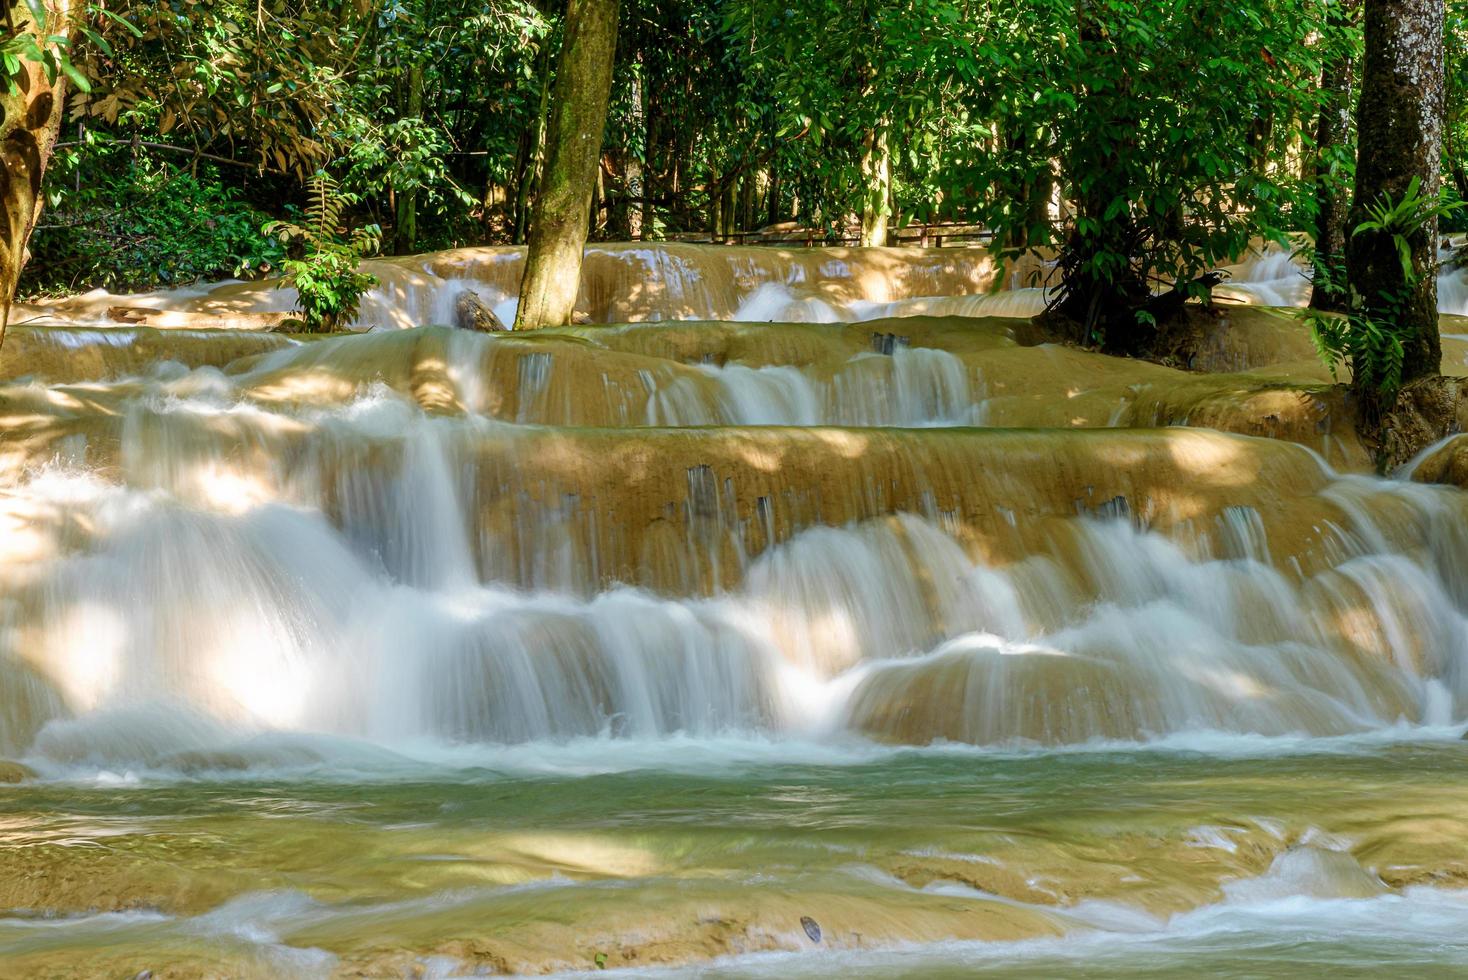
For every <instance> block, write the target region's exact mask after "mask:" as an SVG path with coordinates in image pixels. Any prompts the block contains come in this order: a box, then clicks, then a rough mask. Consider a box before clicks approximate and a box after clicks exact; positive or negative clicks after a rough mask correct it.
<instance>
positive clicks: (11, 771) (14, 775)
mask: <svg viewBox="0 0 1468 980" xmlns="http://www.w3.org/2000/svg"><path fill="white" fill-rule="evenodd" d="M35 778H36V771H35V770H34V769H32V768H31V767H30V766H27V765H24V764H22V763H19V762H11V761H10V760H8V759H0V783H23V782H25V781H26V780H27V779H35Z"/></svg>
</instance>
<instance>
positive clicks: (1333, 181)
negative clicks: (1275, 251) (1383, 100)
mask: <svg viewBox="0 0 1468 980" xmlns="http://www.w3.org/2000/svg"><path fill="white" fill-rule="evenodd" d="M1352 6H1354V4H1352V3H1351V2H1350V0H1341V2H1340V3H1338V4H1336V5H1335V6H1333V7H1332V8H1331V11H1330V30H1331V31H1332V32H1340V31H1344V30H1345V29H1346V28H1347V27H1348V26H1349V25H1350V22H1351V18H1352V16H1353V11H1352V10H1351V9H1350V8H1351V7H1352ZM1355 72H1356V65H1355V63H1354V62H1353V60H1352V59H1351V57H1350V56H1349V55H1348V54H1342V55H1341V56H1340V57H1338V58H1333V59H1331V60H1330V61H1329V62H1327V63H1326V65H1325V70H1324V72H1323V73H1322V74H1321V77H1320V88H1321V92H1322V94H1323V96H1324V99H1323V100H1322V102H1321V106H1320V119H1319V121H1318V122H1317V123H1316V126H1315V210H1316V215H1315V284H1314V286H1313V287H1312V288H1311V290H1310V305H1311V306H1313V307H1315V309H1317V310H1337V311H1339V310H1344V309H1345V308H1346V306H1347V305H1348V299H1349V295H1348V292H1347V290H1346V284H1345V282H1344V281H1342V277H1341V271H1342V270H1343V268H1344V266H1345V261H1346V221H1347V219H1348V217H1349V213H1350V208H1351V202H1350V199H1349V198H1348V197H1347V196H1346V186H1345V179H1344V175H1343V174H1342V173H1341V172H1340V171H1341V168H1340V166H1339V163H1340V160H1341V157H1342V154H1343V153H1344V152H1345V148H1346V147H1347V146H1349V145H1350V142H1351V89H1352V88H1353V85H1352V82H1353V81H1354V78H1355Z"/></svg>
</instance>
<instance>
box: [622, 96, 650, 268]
mask: <svg viewBox="0 0 1468 980" xmlns="http://www.w3.org/2000/svg"><path fill="white" fill-rule="evenodd" d="M642 115H643V113H642V79H640V78H634V79H633V80H632V125H631V127H629V128H630V129H631V131H632V132H634V133H639V131H642V132H640V133H639V135H642V137H643V142H642V149H641V150H640V151H638V152H635V153H629V154H627V182H626V183H627V186H626V193H627V237H628V238H629V239H630V240H632V241H634V242H640V241H642V216H643V213H644V209H645V208H646V207H647V203H646V201H645V200H644V195H643V179H642V171H643V160H644V158H645V157H646V156H647V148H648V141H647V135H646V132H645V130H644V127H643V125H642V121H643V119H642Z"/></svg>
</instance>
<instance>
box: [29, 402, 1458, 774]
mask: <svg viewBox="0 0 1468 980" xmlns="http://www.w3.org/2000/svg"><path fill="white" fill-rule="evenodd" d="M893 404H894V405H900V404H901V399H896V400H894V402H893ZM311 417H312V418H314V419H315V421H314V423H313V424H314V425H315V426H316V431H315V435H314V436H313V437H312V439H311V440H310V441H308V442H307V443H305V444H304V445H305V447H306V448H307V452H308V455H306V456H300V455H293V456H292V457H291V458H290V459H289V460H288V461H287V460H281V461H280V462H278V463H275V464H273V465H270V466H268V467H267V468H266V469H264V470H260V469H250V468H241V467H240V466H239V460H238V453H237V452H236V451H234V450H229V449H227V448H226V449H225V451H224V452H223V454H221V452H220V450H219V449H217V448H216V445H217V443H216V441H215V440H214V439H213V438H212V437H209V436H207V433H208V432H210V431H212V430H214V429H216V428H218V427H219V426H220V425H226V426H238V427H242V428H240V429H239V430H238V431H240V433H241V436H242V438H243V439H244V440H245V441H244V442H243V445H249V443H250V441H251V440H253V439H256V438H264V433H266V432H268V431H270V430H271V428H272V427H276V426H280V425H282V424H285V420H284V419H281V418H280V417H278V416H273V415H270V414H268V413H262V412H260V411H259V410H258V409H253V408H244V407H238V408H226V409H221V408H219V407H216V406H214V405H212V404H210V403H208V402H197V401H175V402H171V403H163V404H160V405H158V406H155V407H151V408H150V407H146V406H142V405H140V406H138V407H136V408H135V410H134V411H133V413H132V414H131V415H130V417H129V421H128V424H127V427H126V429H125V436H124V454H123V462H122V469H123V472H124V473H125V474H126V475H127V479H128V482H129V484H130V485H131V487H132V489H124V488H119V487H110V486H107V485H105V484H99V483H98V482H97V481H96V480H95V478H93V477H92V476H91V475H89V474H85V473H82V474H67V473H66V472H64V471H61V472H52V473H47V474H44V475H42V476H41V477H39V478H38V479H36V480H35V481H34V482H33V483H32V484H31V485H30V486H29V487H27V488H24V490H23V491H22V492H23V493H26V494H28V495H30V496H32V497H33V498H35V499H37V500H40V501H44V502H45V503H46V504H47V506H49V507H52V508H60V509H63V510H65V511H67V512H68V513H69V514H70V515H71V516H72V518H73V519H74V520H77V521H80V522H81V523H83V524H84V525H86V526H87V527H88V528H89V532H88V539H89V542H90V543H89V544H88V546H87V547H85V548H84V549H82V550H80V551H76V552H73V553H63V554H62V555H61V556H59V557H57V558H56V559H54V560H52V561H50V562H48V563H46V564H44V565H43V566H42V567H41V569H40V570H39V574H38V575H37V576H36V577H35V578H34V579H33V580H32V581H31V582H29V584H27V585H26V586H25V587H24V588H23V589H22V590H20V591H19V592H18V593H15V594H12V595H11V596H10V598H9V600H8V601H7V602H6V604H5V605H4V606H3V607H0V640H3V643H4V645H5V647H6V648H7V649H8V653H7V658H8V660H9V662H10V663H13V664H14V663H18V662H20V661H24V662H26V663H29V664H31V665H32V666H33V668H34V669H35V670H36V671H37V672H38V673H39V675H40V677H42V678H45V679H46V681H47V682H48V683H41V682H38V681H32V680H26V679H25V678H26V677H28V676H30V675H29V674H26V673H24V672H16V669H15V668H12V669H11V679H10V680H9V681H8V684H9V685H10V686H12V688H13V687H14V686H15V685H20V687H21V689H24V690H29V691H30V692H31V693H30V694H29V695H27V696H26V697H23V698H21V699H20V703H21V704H23V705H24V710H23V711H21V714H20V715H18V716H16V719H17V720H15V721H13V722H12V723H11V724H10V725H9V726H8V729H9V733H8V737H7V738H6V739H5V741H6V743H7V744H6V746H5V750H6V751H10V752H16V751H25V752H26V753H27V756H28V757H29V758H33V759H35V760H37V761H40V762H42V763H45V764H62V765H82V766H97V767H101V768H109V769H114V768H117V767H118V766H124V767H125V766H129V765H142V766H146V767H154V766H160V765H166V764H168V760H169V759H170V758H171V757H175V756H176V755H177V753H180V752H199V751H207V750H210V749H217V748H219V747H221V746H223V745H228V744H234V743H237V742H239V741H240V740H241V739H242V738H247V737H249V736H250V735H251V734H252V733H257V732H262V731H272V730H282V731H311V732H323V733H334V734H338V735H344V736H350V737H353V738H364V739H368V740H371V741H375V742H379V743H381V744H384V745H395V744H400V743H406V742H413V741H420V740H424V739H428V740H438V741H444V742H448V743H456V742H466V743H481V742H490V743H518V742H526V741H534V740H539V739H568V738H576V737H585V736H593V735H609V736H612V737H630V738H643V739H645V738H653V737H663V736H669V735H672V734H674V733H683V734H686V735H691V736H699V737H709V736H715V735H720V734H729V733H744V734H746V735H753V736H756V737H761V738H764V737H785V736H796V737H801V738H807V739H815V740H819V739H821V738H824V737H828V736H829V737H837V736H843V733H847V732H850V731H854V732H863V731H870V732H872V733H877V734H882V735H884V736H887V735H898V736H899V738H900V739H902V740H908V739H916V740H918V741H920V742H921V741H928V740H930V739H932V738H950V739H957V740H960V741H968V742H975V743H979V744H990V745H1010V744H1016V742H1018V743H1024V742H1026V741H1032V742H1036V743H1041V744H1045V743H1061V744H1063V743H1084V742H1087V741H1090V740H1095V739H1121V740H1139V739H1140V740H1146V739H1150V738H1155V737H1159V736H1167V735H1173V734H1177V733H1182V732H1189V731H1200V730H1202V731H1223V732H1235V733H1238V734H1241V735H1246V734H1263V735H1272V736H1286V735H1291V734H1296V733H1304V734H1311V735H1338V734H1347V733H1351V732H1362V731H1369V730H1373V729H1384V728H1390V727H1391V726H1394V725H1396V724H1397V723H1399V722H1401V721H1406V722H1408V723H1411V724H1417V725H1428V726H1443V725H1450V724H1454V723H1457V722H1459V721H1460V720H1462V719H1463V718H1464V717H1465V708H1468V669H1465V667H1468V661H1465V655H1468V623H1465V618H1464V615H1463V613H1462V611H1461V610H1462V608H1463V603H1464V599H1465V595H1464V590H1465V588H1468V567H1465V566H1464V564H1463V560H1464V559H1463V555H1464V554H1465V553H1468V552H1465V550H1464V549H1462V548H1461V547H1460V545H1461V542H1462V532H1461V530H1460V512H1459V510H1458V509H1457V507H1456V492H1455V491H1452V490H1446V489H1440V488H1430V487H1424V486H1417V485H1412V484H1383V483H1380V482H1378V481H1373V480H1369V479H1366V478H1347V479H1342V480H1340V481H1339V482H1338V483H1337V484H1336V485H1335V488H1334V489H1333V490H1332V491H1331V492H1330V494H1328V496H1330V497H1332V498H1333V499H1334V500H1335V501H1336V502H1337V504H1339V505H1340V506H1342V507H1343V508H1344V509H1345V512H1346V513H1348V514H1350V515H1352V522H1351V523H1350V524H1349V525H1348V526H1343V527H1341V528H1338V529H1337V530H1336V531H1335V533H1334V534H1333V536H1332V539H1331V540H1332V541H1333V547H1334V548H1336V549H1337V550H1338V553H1339V559H1338V561H1337V562H1336V563H1335V564H1334V567H1333V568H1331V569H1330V570H1328V571H1325V572H1322V573H1319V574H1317V575H1315V576H1311V577H1308V578H1307V579H1306V580H1305V581H1303V582H1302V583H1299V584H1295V583H1294V582H1292V581H1291V579H1289V578H1288V577H1286V576H1284V575H1282V574H1280V573H1279V572H1276V571H1274V570H1273V569H1271V568H1270V567H1268V566H1267V565H1265V564H1262V563H1260V562H1259V561H1258V560H1257V558H1254V557H1251V556H1256V555H1259V554H1262V553H1263V549H1264V547H1265V545H1266V542H1265V541H1263V540H1261V538H1260V535H1261V534H1262V533H1263V532H1262V528H1261V526H1259V525H1258V524H1257V522H1251V521H1250V520H1248V519H1247V516H1246V515H1245V514H1242V513H1240V512H1238V511H1230V512H1226V514H1225V515H1224V516H1223V517H1221V518H1220V519H1219V521H1218V523H1217V526H1216V528H1215V529H1214V531H1213V533H1212V535H1211V540H1213V541H1214V542H1215V543H1214V544H1213V545H1211V546H1209V547H1211V548H1213V549H1216V550H1215V551H1214V552H1213V555H1214V556H1213V557H1210V556H1209V554H1208V552H1204V553H1202V554H1189V553H1188V552H1186V551H1185V550H1183V549H1182V548H1180V547H1179V546H1178V545H1177V544H1174V543H1172V542H1170V541H1168V540H1166V539H1164V538H1162V537H1161V536H1158V535H1156V534H1150V533H1146V532H1141V531H1138V530H1136V529H1134V528H1133V527H1132V526H1131V525H1130V523H1128V522H1126V521H1124V520H1122V521H1117V520H1112V521H1078V522H1073V526H1072V533H1074V534H1075V535H1076V541H1077V543H1078V550H1076V551H1074V552H1069V554H1071V555H1072V557H1071V558H1069V559H1067V562H1066V563H1065V564H1058V563H1057V561H1056V559H1055V558H1053V557H1047V556H1045V555H1036V556H1034V557H1032V558H1031V559H1029V560H1026V561H1024V562H1021V563H1019V564H1018V565H1014V566H1009V567H1005V568H994V567H988V566H985V565H983V564H975V563H973V562H972V561H971V560H970V559H969V558H968V557H967V555H966V554H965V553H964V551H963V549H962V548H961V547H960V546H959V545H958V544H957V543H956V542H955V541H954V540H953V539H952V538H951V537H949V536H948V534H947V533H946V532H945V531H944V530H943V529H942V528H941V527H940V526H939V525H938V524H935V523H934V522H932V521H930V520H924V519H921V518H918V517H905V518H902V519H901V520H900V521H898V522H895V523H894V522H876V523H871V524H867V525H860V526H855V527H850V528H814V529H811V530H808V531H806V532H804V533H802V534H800V535H798V536H796V537H795V538H794V539H792V540H791V541H789V542H788V543H786V544H784V545H781V546H779V547H777V548H775V549H773V550H772V551H770V552H768V553H766V554H765V555H763V556H762V557H759V558H756V559H753V560H751V561H750V562H749V563H748V566H747V571H746V573H745V576H744V582H743V584H741V585H739V586H738V587H736V588H734V589H732V590H731V591H728V592H726V593H724V594H721V595H717V596H714V597H712V598H708V599H695V598H678V597H671V596H666V597H660V596H654V595H651V594H648V593H644V592H640V591H637V590H633V589H627V588H622V589H616V590H613V591H610V592H605V593H601V594H596V595H591V596H587V597H577V596H575V595H573V594H571V593H570V591H567V590H570V589H572V588H573V587H574V583H576V582H578V581H582V580H583V579H582V577H581V573H582V570H581V569H579V568H578V567H577V560H576V559H575V557H574V556H573V553H572V552H569V551H568V552H565V553H564V554H558V553H557V551H556V549H555V548H554V546H553V541H554V538H553V537H542V538H541V540H542V541H543V542H544V543H545V544H546V545H551V547H549V548H544V547H543V549H542V550H541V551H540V552H539V553H538V554H537V556H536V559H535V560H536V561H537V563H538V564H537V565H536V566H535V567H534V568H533V569H532V570H531V571H530V578H531V580H532V581H535V582H538V583H541V586H540V589H539V591H536V592H532V593H523V592H517V591H513V590H511V589H509V588H507V587H506V586H505V585H503V584H499V583H497V582H496V581H495V579H494V572H493V569H494V567H495V557H494V556H495V554H496V552H497V550H498V548H499V545H497V544H496V542H495V541H494V539H493V538H485V537H483V536H482V535H483V533H484V532H482V531H478V530H476V521H475V518H474V517H473V514H472V513H471V512H470V510H469V509H468V505H467V501H468V500H469V488H470V486H471V483H469V482H466V474H468V473H469V472H470V470H471V469H472V467H473V463H472V462H471V460H472V448H473V446H474V445H475V443H476V440H480V439H484V438H495V435H494V433H495V429H494V428H493V426H492V425H490V424H489V423H485V422H483V421H482V420H475V419H472V418H471V419H467V420H452V419H443V420H432V419H427V418H424V417H423V416H421V414H419V413H418V412H417V411H416V410H415V409H411V408H408V407H406V406H404V405H403V404H402V403H401V402H399V401H397V400H396V399H394V398H392V397H391V396H388V395H385V394H378V395H375V396H373V397H370V398H368V399H367V400H365V401H362V402H358V403H356V404H354V405H351V406H349V407H348V408H347V409H346V410H344V411H342V412H329V413H325V414H317V415H314V416H311ZM791 420H792V421H797V422H798V421H800V419H799V417H798V416H797V417H795V418H793V419H791ZM296 424H299V423H296ZM252 431H253V432H259V433H260V435H258V436H251V435H249V433H251V432H252ZM224 445H225V446H226V447H227V446H228V445H230V444H229V443H228V442H226V443H225V444H224ZM374 445H375V446H378V447H379V448H377V449H372V450H370V451H369V452H367V453H366V455H364V454H363V453H364V450H367V449H368V447H370V446H374ZM393 447H397V448H396V449H394V448H393ZM394 457H395V458H396V459H397V462H396V464H390V465H386V466H385V465H383V461H384V460H390V459H392V458H394ZM267 458H268V457H267ZM328 505H329V507H330V509H331V510H332V511H333V512H334V514H335V521H334V523H333V522H328V521H327V520H326V519H324V518H323V516H322V514H321V512H320V509H321V508H325V507H327V506H328ZM1402 511H1405V512H1406V513H1409V514H1411V515H1412V518H1411V519H1412V520H1413V521H1415V522H1417V523H1418V524H1420V525H1421V527H1422V528H1423V529H1424V530H1423V534H1424V536H1425V539H1426V540H1432V541H1435V542H1436V543H1437V545H1438V547H1437V548H1435V549H1434V550H1433V551H1431V552H1429V553H1427V554H1426V555H1424V554H1421V553H1413V554H1410V555H1409V554H1398V553H1396V552H1394V551H1393V550H1392V546H1391V545H1389V544H1388V541H1389V539H1390V537H1389V535H1387V534H1385V533H1384V532H1383V530H1382V529H1380V528H1379V527H1378V525H1377V521H1378V520H1379V517H1378V516H1377V515H1384V516H1385V515H1390V516H1391V518H1392V519H1393V520H1399V519H1400V517H1399V513H1400V512H1402ZM137 596H147V597H150V601H147V602H139V601H136V597H137ZM1342 623H1346V624H1347V626H1348V628H1346V629H1345V631H1344V632H1343V631H1342ZM1352 623H1355V624H1359V625H1356V626H1350V625H1349V624H1352ZM935 670H936V671H941V672H942V676H944V677H947V678H950V686H948V688H947V690H946V691H945V692H944V693H943V694H942V696H936V697H935V696H933V695H932V694H924V695H921V697H922V699H923V700H922V701H921V704H922V711H921V712H919V715H921V716H922V717H921V718H919V719H918V720H912V719H909V720H908V721H907V722H904V723H903V725H902V727H900V728H898V729H897V730H895V731H894V730H889V729H887V728H886V727H884V726H885V725H887V724H889V722H884V721H882V720H881V719H882V718H883V717H884V713H885V705H887V704H888V703H891V702H893V701H899V702H901V701H906V700H908V699H910V698H912V697H914V696H915V695H914V693H913V691H914V690H915V688H913V687H912V685H914V684H917V685H919V686H922V685H924V684H926V681H925V680H924V678H926V677H928V676H929V675H930V673H931V672H933V671H935ZM959 678H962V679H963V680H962V681H958V679H959ZM953 682H957V683H958V684H959V686H958V687H953V686H951V684H952V683H953ZM964 685H966V687H965V686H964ZM62 704H65V705H66V707H65V708H63V707H62ZM13 710H14V709H13ZM38 714H39V715H40V716H42V717H43V718H44V717H50V719H51V720H49V721H45V724H44V726H43V727H42V728H41V730H40V731H39V733H38V734H36V736H35V737H34V740H33V741H32V740H30V739H29V737H28V736H27V735H26V734H25V731H24V725H23V722H24V720H25V719H27V718H30V717H33V716H36V715H38ZM71 714H75V715H77V717H75V718H71V717H67V716H68V715H71ZM873 726H875V727H873ZM843 737H844V736H843Z"/></svg>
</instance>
